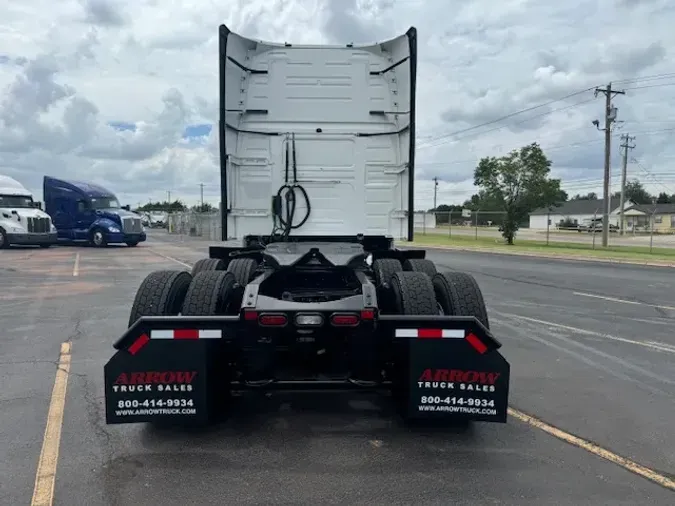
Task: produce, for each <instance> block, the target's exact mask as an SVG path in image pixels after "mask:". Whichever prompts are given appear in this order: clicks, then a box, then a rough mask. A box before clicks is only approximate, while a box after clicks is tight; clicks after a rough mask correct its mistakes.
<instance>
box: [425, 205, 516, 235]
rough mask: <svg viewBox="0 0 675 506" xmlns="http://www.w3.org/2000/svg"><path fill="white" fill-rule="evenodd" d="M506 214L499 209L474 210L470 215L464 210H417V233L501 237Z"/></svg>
mask: <svg viewBox="0 0 675 506" xmlns="http://www.w3.org/2000/svg"><path fill="white" fill-rule="evenodd" d="M505 216H506V213H503V212H499V211H480V210H479V211H473V212H472V213H471V215H470V216H467V215H465V214H463V213H462V212H449V211H436V212H426V211H417V212H416V213H415V234H420V235H444V236H447V237H456V236H462V237H474V238H475V239H480V238H493V239H499V238H500V237H501V231H500V226H501V224H502V222H503V221H504V218H505Z"/></svg>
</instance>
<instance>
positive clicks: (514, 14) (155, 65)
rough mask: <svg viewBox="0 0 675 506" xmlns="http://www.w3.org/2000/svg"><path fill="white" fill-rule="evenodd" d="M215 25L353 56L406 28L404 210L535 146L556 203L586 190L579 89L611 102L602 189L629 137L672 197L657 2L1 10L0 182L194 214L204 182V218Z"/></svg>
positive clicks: (634, 157) (667, 32) (592, 184)
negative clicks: (411, 122)
mask: <svg viewBox="0 0 675 506" xmlns="http://www.w3.org/2000/svg"><path fill="white" fill-rule="evenodd" d="M669 4H670V5H669ZM220 22H224V23H226V24H227V25H228V26H229V27H230V28H231V29H232V30H233V31H235V32H238V33H241V34H242V35H244V36H248V37H251V38H257V39H263V40H270V41H287V42H295V43H346V42H354V43H368V42H373V41H377V40H384V39H389V38H392V37H395V36H398V35H400V34H402V33H404V32H405V31H406V30H407V29H408V27H409V26H410V25H414V26H416V27H417V29H418V36H419V45H420V47H419V59H420V64H419V71H418V72H419V78H418V79H419V80H418V83H419V92H418V101H419V102H418V148H419V149H418V174H417V177H418V179H420V180H421V181H420V183H418V188H419V189H418V194H417V195H416V197H417V200H418V202H419V204H418V205H419V207H428V206H427V205H426V204H427V202H429V201H430V197H431V196H432V195H433V190H432V183H431V181H430V180H431V179H432V178H433V177H438V178H440V179H441V180H442V184H441V185H440V187H439V194H438V199H439V202H438V203H439V204H441V203H448V204H451V203H461V202H462V201H463V200H464V199H465V198H467V197H468V196H469V195H470V194H471V193H473V192H474V191H475V189H474V188H473V185H472V175H473V169H474V168H475V165H476V162H477V160H478V159H479V158H480V157H482V156H488V155H499V154H503V153H506V152H508V151H509V150H511V149H514V148H517V147H519V146H521V145H523V144H526V143H530V142H533V141H537V142H539V143H540V144H541V145H542V146H543V147H544V148H545V151H546V153H547V154H548V155H549V157H550V158H551V159H552V160H553V162H554V175H555V176H556V177H562V178H563V181H564V187H565V188H566V189H567V190H568V192H570V193H571V194H574V193H586V192H589V191H597V192H601V189H602V186H601V185H602V181H601V178H602V155H603V134H602V132H599V131H597V130H596V128H595V127H594V126H593V125H592V123H591V122H592V120H594V119H596V118H598V119H602V115H603V114H604V97H603V95H602V94H601V95H599V96H598V97H597V98H594V93H593V89H594V87H595V86H604V85H606V83H608V82H610V81H612V82H613V83H614V84H613V86H614V87H615V88H618V89H623V90H625V91H626V94H625V95H623V96H618V97H616V99H615V101H614V104H615V106H616V107H617V108H618V120H619V121H622V123H617V125H616V128H615V131H614V136H615V137H614V143H613V148H612V154H613V158H612V169H613V170H612V172H613V178H612V183H613V189H614V190H616V189H618V182H619V178H618V175H619V172H620V156H619V143H620V142H619V136H620V135H621V134H625V133H630V134H631V135H634V136H635V137H636V139H635V145H636V147H635V149H633V150H632V151H631V153H630V158H631V163H630V164H629V169H628V170H629V177H637V178H640V179H641V180H642V181H643V182H644V183H645V185H646V186H647V187H648V189H650V190H651V191H653V192H660V191H667V192H668V193H675V165H674V164H675V142H674V140H675V100H673V98H675V58H674V54H673V52H674V51H675V32H674V31H673V30H672V26H673V24H675V2H673V1H672V0H595V1H593V0H568V1H566V2H554V1H552V0H550V1H545V0H500V1H499V2H496V1H494V0H462V1H459V0H458V1H455V0H286V1H281V0H264V1H262V0H246V1H245V0H218V1H214V0H193V1H192V2H185V1H176V0H164V1H158V0H134V1H129V0H60V1H59V2H54V1H47V0H23V1H22V2H18V1H13V2H8V4H7V5H6V6H4V7H3V14H2V16H1V18H0V173H3V174H7V175H10V176H12V177H15V178H17V179H19V180H21V181H22V182H23V183H24V184H25V185H26V186H28V187H30V188H31V189H33V190H34V191H35V192H36V194H37V195H39V196H40V197H39V198H41V193H42V192H41V180H42V176H43V175H44V174H49V175H54V176H57V177H65V178H80V179H87V180H94V181H98V182H99V183H102V184H104V185H105V186H108V187H109V188H111V189H112V190H113V191H115V192H116V193H117V194H118V197H120V199H121V200H122V201H123V203H129V204H131V205H135V204H137V203H138V202H141V201H147V199H148V198H151V199H153V200H155V199H164V198H166V195H167V192H168V191H171V195H172V197H179V198H182V199H184V200H186V201H188V202H190V203H195V202H196V200H197V198H198V196H199V191H200V187H199V184H200V183H203V184H204V192H205V196H206V199H207V200H209V201H211V202H212V203H214V204H216V203H217V202H218V191H219V189H218V171H217V166H216V162H217V138H216V136H215V135H214V134H215V130H214V129H212V128H211V125H212V124H213V123H214V121H216V118H217V98H218V97H217V94H216V92H217V89H218V85H217V32H218V25H219V23H220ZM582 90H588V91H582ZM566 96H569V97H568V98H566V99H563V100H558V99H560V98H561V97H566ZM549 102H550V103H549ZM540 104H548V105H543V106H542V107H536V106H538V105H540ZM533 107H536V108H533ZM530 108H533V109H530ZM527 109H530V110H529V111H526V112H521V113H519V114H514V115H511V114H512V113H516V112H519V111H523V110H527ZM505 116H507V117H506V118H504V117H505ZM502 118H503V119H502ZM474 127H476V128H474ZM424 201H426V202H424Z"/></svg>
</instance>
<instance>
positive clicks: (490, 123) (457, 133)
mask: <svg viewBox="0 0 675 506" xmlns="http://www.w3.org/2000/svg"><path fill="white" fill-rule="evenodd" d="M593 89H595V87H594V86H593V87H591V88H586V89H583V90H579V91H575V92H574V93H570V94H568V95H565V96H564V97H560V98H556V99H555V100H549V101H548V102H544V103H543V104H539V105H534V106H532V107H527V108H525V109H520V110H518V111H515V112H512V113H509V114H506V115H504V116H500V117H499V118H496V119H493V120H490V121H486V122H484V123H480V124H478V125H474V126H472V127H468V128H462V129H461V130H455V131H454V132H448V133H445V134H442V135H440V136H438V137H437V138H435V139H431V141H435V140H440V139H445V138H446V137H454V136H455V135H459V134H463V133H466V132H471V131H473V130H477V129H479V128H482V127H484V126H490V125H494V124H495V123H499V122H501V121H504V120H506V119H509V118H513V117H514V116H518V115H519V114H523V113H526V112H530V111H535V110H537V109H541V108H542V107H546V106H548V105H551V104H555V103H558V102H562V101H563V100H567V99H568V98H572V97H576V96H577V95H581V94H582V93H586V92H588V91H591V90H593ZM431 141H430V142H431Z"/></svg>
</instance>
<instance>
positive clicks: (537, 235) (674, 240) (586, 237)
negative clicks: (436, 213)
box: [415, 227, 675, 248]
mask: <svg viewBox="0 0 675 506" xmlns="http://www.w3.org/2000/svg"><path fill="white" fill-rule="evenodd" d="M415 234H416V235H425V234H436V235H443V236H448V235H449V236H451V237H452V236H455V237H457V236H461V237H475V236H476V229H475V228H472V227H453V228H452V229H451V230H448V228H447V227H437V228H428V229H422V228H416V229H415ZM593 235H595V244H596V245H598V246H600V245H601V244H602V232H597V233H596V234H589V233H588V232H583V233H578V232H577V233H570V232H559V231H555V230H553V229H551V231H550V233H549V237H548V240H549V242H550V243H556V242H572V243H579V244H589V245H590V244H593V240H594V238H593ZM478 238H479V239H481V238H483V239H485V238H493V239H500V238H501V234H500V233H499V231H498V230H497V229H494V228H484V227H483V228H478ZM518 239H520V240H523V241H544V242H545V241H546V231H545V230H532V229H527V228H521V229H520V230H518V233H517V235H516V242H517V241H518ZM650 242H652V245H653V247H654V248H675V234H671V235H664V234H660V235H659V234H655V235H654V237H653V238H652V237H650V235H649V234H642V235H635V236H633V235H630V234H629V233H627V234H626V235H624V236H623V237H621V236H619V235H617V234H616V233H612V234H610V235H609V245H610V246H640V247H647V248H648V247H649V244H650Z"/></svg>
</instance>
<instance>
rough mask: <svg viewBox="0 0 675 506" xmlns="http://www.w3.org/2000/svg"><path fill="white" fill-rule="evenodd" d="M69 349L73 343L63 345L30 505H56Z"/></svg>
mask: <svg viewBox="0 0 675 506" xmlns="http://www.w3.org/2000/svg"><path fill="white" fill-rule="evenodd" d="M70 350H71V343H70V342H66V343H62V344H61V353H60V354H59V365H58V367H57V368H56V378H55V380H54V388H53V390H52V398H51V401H50V402H49V413H48V414H47V426H46V427H45V435H44V439H43V440H42V451H41V452H40V460H39V461H38V467H37V472H36V474H35V488H34V489H33V499H32V501H31V506H51V505H52V504H53V502H54V481H55V478H56V466H57V464H58V459H59V445H60V443H61V428H62V426H63V413H64V408H65V404H66V389H67V387H68V376H69V374H70V356H71V355H70Z"/></svg>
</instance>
